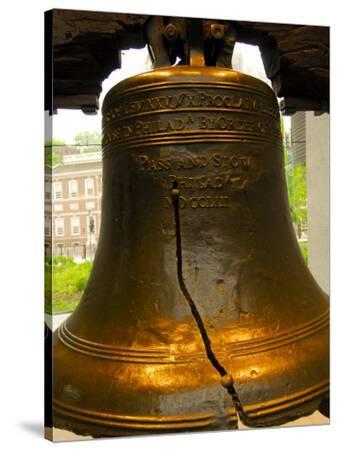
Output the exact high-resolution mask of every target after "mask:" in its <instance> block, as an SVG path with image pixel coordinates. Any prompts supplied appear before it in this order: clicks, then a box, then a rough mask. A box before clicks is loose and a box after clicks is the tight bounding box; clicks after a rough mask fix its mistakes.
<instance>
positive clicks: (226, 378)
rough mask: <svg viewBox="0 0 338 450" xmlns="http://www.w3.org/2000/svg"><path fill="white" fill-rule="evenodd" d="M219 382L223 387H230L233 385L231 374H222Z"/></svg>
mask: <svg viewBox="0 0 338 450" xmlns="http://www.w3.org/2000/svg"><path fill="white" fill-rule="evenodd" d="M221 383H222V386H223V387H225V388H226V389H228V388H230V387H232V386H233V384H234V380H233V378H232V376H231V375H229V374H226V375H223V376H222V379H221Z"/></svg>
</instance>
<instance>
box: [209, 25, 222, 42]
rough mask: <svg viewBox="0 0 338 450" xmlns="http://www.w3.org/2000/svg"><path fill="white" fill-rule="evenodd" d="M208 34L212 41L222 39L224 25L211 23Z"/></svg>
mask: <svg viewBox="0 0 338 450" xmlns="http://www.w3.org/2000/svg"><path fill="white" fill-rule="evenodd" d="M210 33H211V36H212V37H213V38H214V39H223V38H224V25H221V24H219V23H212V24H211V26H210Z"/></svg>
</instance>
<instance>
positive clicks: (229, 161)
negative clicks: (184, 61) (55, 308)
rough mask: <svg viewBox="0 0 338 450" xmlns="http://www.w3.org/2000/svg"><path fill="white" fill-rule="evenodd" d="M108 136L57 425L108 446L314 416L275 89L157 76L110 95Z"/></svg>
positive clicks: (320, 306)
mask: <svg viewBox="0 0 338 450" xmlns="http://www.w3.org/2000/svg"><path fill="white" fill-rule="evenodd" d="M195 62H196V61H195ZM103 136H104V137H103V180H104V186H103V199H102V226H101V235H100V240H99V244H98V249H97V253H96V256H95V262H94V266H93V271H92V274H91V277H90V280H89V283H88V285H87V288H86V290H85V293H84V295H83V298H82V300H81V302H80V304H79V306H78V308H77V309H76V311H75V312H74V313H73V314H72V315H71V317H70V318H69V319H68V320H67V321H66V322H65V323H64V324H63V325H62V326H61V327H60V328H59V329H58V331H57V332H56V334H55V344H54V426H56V427H59V428H65V429H68V430H72V431H74V432H76V433H79V434H90V435H93V436H115V435H129V434H141V433H157V432H170V431H175V432H176V431H179V430H199V431H201V430H206V429H229V428H234V427H236V423H237V415H239V416H240V418H241V419H242V420H243V421H244V423H246V424H247V425H249V426H253V427H255V426H271V425H279V424H282V423H285V422H287V421H290V420H293V419H296V418H297V417H299V416H303V415H307V414H310V413H312V412H313V411H315V410H316V409H317V408H318V407H319V405H320V403H321V401H322V399H323V398H324V397H325V396H327V395H328V386H329V382H328V376H329V368H328V358H329V353H328V319H329V316H328V301H327V297H326V295H325V294H324V293H323V292H322V291H321V289H320V288H319V287H318V285H317V284H316V282H315V281H314V279H313V277H312V275H311V274H310V272H309V270H308V269H307V267H306V265H305V263H304V261H303V258H302V255H301V253H300V250H299V247H298V244H297V240H296V237H295V233H294V231H293V227H292V223H291V219H290V215H289V205H288V196H287V191H286V183H285V176H284V166H283V148H282V141H281V135H280V119H279V110H278V105H277V101H276V98H275V95H274V94H273V92H272V91H271V89H270V88H269V87H268V86H267V85H266V84H265V83H263V82H261V81H259V80H257V79H255V78H253V77H250V76H247V75H244V74H242V73H239V72H236V71H233V70H230V69H226V68H218V67H206V66H204V65H197V64H193V65H179V66H175V67H165V68H159V69H155V70H153V71H150V72H148V73H144V74H141V75H137V76H134V77H132V78H129V79H127V80H125V81H123V82H121V83H119V84H118V85H117V86H115V87H114V88H113V89H112V90H111V91H110V92H109V93H108V94H107V96H106V98H105V100H104V104H103ZM187 300H188V301H187ZM189 302H190V303H189ZM198 320H200V323H199V322H198ZM203 333H204V335H203ZM212 358H215V360H214V361H212ZM216 363H218V364H219V368H220V367H222V368H224V369H225V374H224V373H223V376H222V373H221V370H215V368H216V369H217V367H216V366H215V364H216ZM222 382H223V385H222ZM224 388H226V389H224Z"/></svg>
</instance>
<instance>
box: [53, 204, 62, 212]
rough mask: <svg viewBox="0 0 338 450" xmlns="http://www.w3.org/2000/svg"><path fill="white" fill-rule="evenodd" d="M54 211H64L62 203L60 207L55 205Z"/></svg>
mask: <svg viewBox="0 0 338 450" xmlns="http://www.w3.org/2000/svg"><path fill="white" fill-rule="evenodd" d="M54 211H63V205H62V203H60V204H58V205H54Z"/></svg>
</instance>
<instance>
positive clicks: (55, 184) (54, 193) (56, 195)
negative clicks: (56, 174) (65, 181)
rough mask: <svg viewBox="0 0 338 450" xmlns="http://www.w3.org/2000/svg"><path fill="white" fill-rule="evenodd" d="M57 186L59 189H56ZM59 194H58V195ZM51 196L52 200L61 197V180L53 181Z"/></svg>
mask: <svg viewBox="0 0 338 450" xmlns="http://www.w3.org/2000/svg"><path fill="white" fill-rule="evenodd" d="M57 186H58V187H59V188H60V189H57ZM58 194H60V195H58ZM53 198H54V200H60V199H61V198H62V182H61V181H54V183H53Z"/></svg>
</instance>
